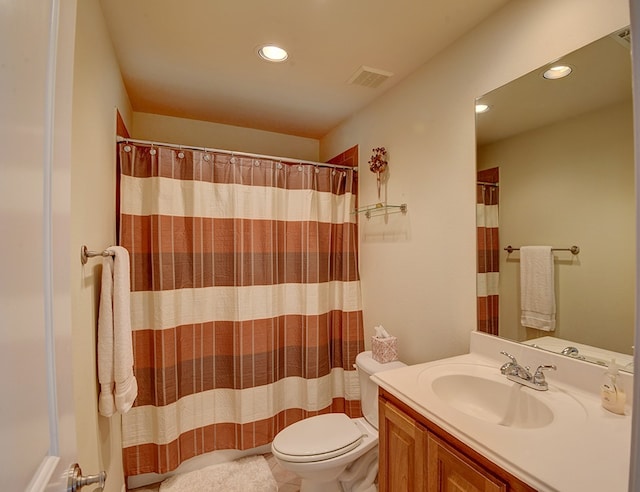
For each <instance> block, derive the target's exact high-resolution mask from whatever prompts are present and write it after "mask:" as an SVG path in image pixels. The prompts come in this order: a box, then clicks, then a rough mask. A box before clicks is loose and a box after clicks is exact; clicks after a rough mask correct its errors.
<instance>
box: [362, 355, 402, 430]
mask: <svg viewBox="0 0 640 492" xmlns="http://www.w3.org/2000/svg"><path fill="white" fill-rule="evenodd" d="M405 366H406V364H404V363H403V362H400V361H394V362H387V363H386V364H381V363H380V362H376V361H375V360H374V359H373V355H372V354H371V351H370V350H368V351H366V352H362V353H360V354H358V355H357V356H356V368H357V370H358V379H359V382H360V404H361V406H362V415H364V418H365V419H367V422H369V423H370V424H371V425H372V426H374V427H375V428H376V429H377V428H378V385H377V384H376V383H374V382H373V381H371V379H370V377H371V376H372V375H373V374H375V373H377V372H382V371H388V370H390V369H398V368H399V367H405Z"/></svg>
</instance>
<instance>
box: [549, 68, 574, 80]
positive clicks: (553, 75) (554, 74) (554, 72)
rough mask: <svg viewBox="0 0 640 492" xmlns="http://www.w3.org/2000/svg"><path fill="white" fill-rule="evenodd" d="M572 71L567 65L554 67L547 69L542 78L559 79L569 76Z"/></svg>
mask: <svg viewBox="0 0 640 492" xmlns="http://www.w3.org/2000/svg"><path fill="white" fill-rule="evenodd" d="M572 71H573V69H572V68H571V67H570V66H568V65H556V66H554V67H551V68H549V69H548V70H547V71H546V72H545V73H543V74H542V76H543V77H544V78H545V79H548V80H556V79H561V78H563V77H566V76H567V75H569V74H570V73H571V72H572Z"/></svg>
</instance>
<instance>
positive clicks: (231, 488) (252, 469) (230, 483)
mask: <svg viewBox="0 0 640 492" xmlns="http://www.w3.org/2000/svg"><path fill="white" fill-rule="evenodd" d="M277 490H278V484H277V483H276V480H275V478H273V474H272V473H271V469H270V468H269V465H268V464H267V461H266V460H265V459H264V457H263V456H249V457H248V458H242V459H239V460H237V461H231V462H229V463H220V464H219V465H211V466H207V467H206V468H202V469H200V470H195V471H192V472H189V473H184V474H181V475H175V476H173V477H171V478H168V479H166V480H165V481H164V482H162V483H161V484H160V492H195V491H197V492H201V491H202V492H205V491H219V492H223V491H224V492H277Z"/></svg>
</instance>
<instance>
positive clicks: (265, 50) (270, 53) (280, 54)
mask: <svg viewBox="0 0 640 492" xmlns="http://www.w3.org/2000/svg"><path fill="white" fill-rule="evenodd" d="M258 54H259V55H260V56H261V57H262V58H264V59H265V60H267V61H272V62H283V61H285V60H286V59H287V58H288V57H289V54H288V53H287V52H286V51H285V50H283V49H282V48H280V47H279V46H275V45H273V44H268V45H266V46H262V47H261V48H260V49H259V50H258Z"/></svg>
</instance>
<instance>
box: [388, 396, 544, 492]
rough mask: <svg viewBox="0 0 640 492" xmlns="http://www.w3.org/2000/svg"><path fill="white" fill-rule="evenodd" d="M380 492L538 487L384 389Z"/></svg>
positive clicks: (513, 491)
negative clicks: (493, 460) (511, 472)
mask: <svg viewBox="0 0 640 492" xmlns="http://www.w3.org/2000/svg"><path fill="white" fill-rule="evenodd" d="M379 414H380V415H379V446H380V470H379V473H378V488H379V491H380V492H423V491H426V492H535V489H533V488H531V487H530V486H529V485H527V484H525V483H524V482H522V481H521V480H519V479H518V478H516V477H514V476H513V475H511V474H510V473H508V472H506V471H505V470H503V469H502V468H500V467H499V466H497V465H496V464H494V463H493V462H491V461H489V460H488V459H487V458H485V457H484V456H482V455H481V454H479V453H478V452H476V451H474V450H473V449H471V448H470V447H468V446H467V445H466V444H464V443H462V442H461V441H459V440H458V439H456V438H455V437H454V436H452V435H451V434H449V433H448V432H446V431H445V430H443V429H442V428H440V427H439V426H437V425H436V424H434V423H433V422H431V421H429V420H428V419H426V418H425V417H423V416H422V415H420V414H419V413H417V412H416V411H415V410H413V409H411V408H410V407H409V406H407V405H406V404H404V403H403V402H401V401H400V400H398V399H397V398H395V397H394V396H393V395H391V394H390V393H388V392H386V391H385V390H383V389H380V398H379Z"/></svg>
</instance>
